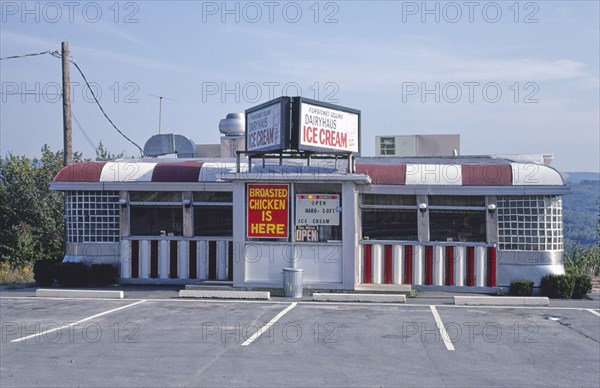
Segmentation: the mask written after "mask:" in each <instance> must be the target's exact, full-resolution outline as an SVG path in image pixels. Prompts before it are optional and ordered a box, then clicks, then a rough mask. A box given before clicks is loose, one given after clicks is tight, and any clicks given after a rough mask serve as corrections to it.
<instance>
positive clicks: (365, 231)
mask: <svg viewBox="0 0 600 388" xmlns="http://www.w3.org/2000/svg"><path fill="white" fill-rule="evenodd" d="M361 211H362V213H361V214H362V238H363V239H369V240H403V241H416V240H417V239H418V228H417V215H418V211H417V198H416V196H414V195H384V194H363V196H362V204H361Z"/></svg>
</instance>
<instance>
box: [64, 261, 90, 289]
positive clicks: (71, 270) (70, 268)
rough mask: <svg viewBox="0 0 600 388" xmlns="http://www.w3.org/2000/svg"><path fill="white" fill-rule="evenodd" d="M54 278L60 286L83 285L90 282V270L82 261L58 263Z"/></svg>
mask: <svg viewBox="0 0 600 388" xmlns="http://www.w3.org/2000/svg"><path fill="white" fill-rule="evenodd" d="M56 280H57V281H58V284H60V285H61V286H62V287H83V286H87V285H88V284H89V282H90V270H89V268H88V267H87V265H85V264H84V263H60V264H59V266H58V271H57V273H56Z"/></svg>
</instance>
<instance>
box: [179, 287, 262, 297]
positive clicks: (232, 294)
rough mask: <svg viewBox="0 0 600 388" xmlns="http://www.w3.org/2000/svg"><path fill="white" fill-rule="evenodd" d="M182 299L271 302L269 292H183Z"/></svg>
mask: <svg viewBox="0 0 600 388" xmlns="http://www.w3.org/2000/svg"><path fill="white" fill-rule="evenodd" d="M179 297H180V298H198V299H260V300H269V299H271V295H270V293H269V292H268V291H229V290H187V289H186V290H181V291H179Z"/></svg>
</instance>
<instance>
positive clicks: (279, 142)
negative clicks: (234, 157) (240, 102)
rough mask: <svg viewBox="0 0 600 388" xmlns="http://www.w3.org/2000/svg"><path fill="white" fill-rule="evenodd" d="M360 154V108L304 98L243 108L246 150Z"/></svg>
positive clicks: (287, 98)
mask: <svg viewBox="0 0 600 388" xmlns="http://www.w3.org/2000/svg"><path fill="white" fill-rule="evenodd" d="M284 150H299V151H311V152H318V153H353V154H359V153H360V111H359V110H356V109H351V108H345V107H342V106H338V105H332V104H327V103H324V102H320V101H315V100H309V99H307V98H303V97H280V98H277V99H275V100H271V101H269V102H266V103H264V104H261V105H258V106H256V107H253V108H250V109H248V110H246V151H248V152H250V153H261V152H269V151H284Z"/></svg>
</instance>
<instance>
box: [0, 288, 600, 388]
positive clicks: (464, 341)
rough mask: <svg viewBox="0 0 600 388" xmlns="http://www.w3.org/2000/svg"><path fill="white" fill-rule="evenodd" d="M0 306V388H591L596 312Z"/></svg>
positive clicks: (273, 305) (106, 303)
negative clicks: (165, 387)
mask: <svg viewBox="0 0 600 388" xmlns="http://www.w3.org/2000/svg"><path fill="white" fill-rule="evenodd" d="M16 295H18V294H11V293H3V296H2V297H0V323H1V329H2V331H1V336H2V344H1V351H0V360H1V365H0V385H1V386H2V387H12V386H112V387H117V386H127V387H130V386H325V385H327V386H416V385H418V386H482V385H486V386H489V385H491V386H597V384H598V381H600V313H599V312H598V309H597V308H589V306H587V305H585V306H586V307H544V308H517V307H496V308H492V307H459V306H453V305H444V304H439V305H435V304H425V303H423V304H406V305H397V304H394V305H390V304H388V305H382V304H357V303H353V304H339V303H338V304H328V303H316V302H307V301H300V302H293V301H289V300H284V299H280V300H274V301H269V302H240V301H213V300H208V301H204V300H182V299H123V300H99V299H90V300H81V299H44V298H34V297H20V296H16Z"/></svg>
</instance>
